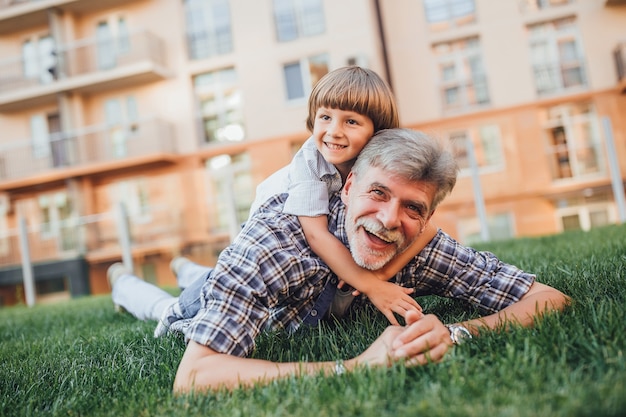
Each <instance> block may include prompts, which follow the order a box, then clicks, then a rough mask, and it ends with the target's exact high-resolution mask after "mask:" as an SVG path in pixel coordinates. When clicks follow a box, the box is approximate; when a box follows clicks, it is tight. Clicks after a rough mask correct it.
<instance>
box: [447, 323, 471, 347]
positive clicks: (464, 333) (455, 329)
mask: <svg viewBox="0 0 626 417" xmlns="http://www.w3.org/2000/svg"><path fill="white" fill-rule="evenodd" d="M449 329H450V338H451V339H452V342H453V343H455V344H457V345H458V344H461V343H463V342H464V341H465V340H466V339H471V338H472V334H471V333H470V332H469V330H467V329H466V328H465V327H463V326H450V327H449Z"/></svg>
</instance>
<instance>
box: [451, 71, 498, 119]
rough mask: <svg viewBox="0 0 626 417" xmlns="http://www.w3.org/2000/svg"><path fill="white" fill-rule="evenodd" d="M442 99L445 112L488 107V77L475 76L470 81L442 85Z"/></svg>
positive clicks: (457, 81)
mask: <svg viewBox="0 0 626 417" xmlns="http://www.w3.org/2000/svg"><path fill="white" fill-rule="evenodd" d="M441 98H442V103H443V109H444V111H449V110H469V109H473V108H476V107H478V106H484V105H488V104H489V102H490V100H489V89H488V87H487V77H486V76H484V75H475V76H474V77H472V79H468V80H454V81H448V82H445V83H443V84H442V85H441Z"/></svg>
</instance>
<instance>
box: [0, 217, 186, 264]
mask: <svg viewBox="0 0 626 417" xmlns="http://www.w3.org/2000/svg"><path fill="white" fill-rule="evenodd" d="M118 221H120V220H119V216H118V215H117V214H116V212H115V211H114V210H112V211H110V212H106V213H101V214H96V215H91V216H84V217H75V218H70V219H66V220H62V221H59V222H55V223H39V224H30V225H28V228H27V239H26V240H27V243H28V248H29V251H30V260H31V261H32V262H33V263H37V262H43V261H51V260H60V259H71V258H76V257H77V256H80V255H85V256H86V255H89V254H91V255H97V254H98V253H114V254H117V255H118V256H119V254H120V253H121V251H122V248H121V244H120V236H119V231H118V230H119V228H118V224H117V222H118ZM125 221H126V226H128V230H129V234H130V236H131V249H132V248H133V247H142V246H148V245H159V244H162V243H168V242H171V241H173V240H179V239H181V238H182V236H183V234H184V231H183V223H182V218H181V214H180V213H179V212H176V211H174V210H172V209H171V208H170V207H164V206H151V207H148V208H146V209H145V210H144V212H143V213H141V215H136V214H135V215H133V214H130V215H128V216H127V218H126V220H125ZM21 259H22V258H21V252H20V235H19V230H18V229H13V230H8V231H6V232H4V233H0V269H1V268H2V267H7V266H15V265H20V263H21Z"/></svg>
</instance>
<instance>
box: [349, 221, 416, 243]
mask: <svg viewBox="0 0 626 417" xmlns="http://www.w3.org/2000/svg"><path fill="white" fill-rule="evenodd" d="M359 226H361V227H363V229H365V230H366V231H367V232H368V233H371V234H373V235H374V236H376V237H378V238H380V239H382V240H384V241H385V242H389V243H395V244H396V246H398V247H403V245H404V235H403V234H402V233H401V232H400V231H399V230H390V229H387V228H386V227H385V226H383V224H382V223H381V222H379V221H378V220H376V219H372V218H371V217H361V218H359V219H357V221H356V227H357V228H358V227H359Z"/></svg>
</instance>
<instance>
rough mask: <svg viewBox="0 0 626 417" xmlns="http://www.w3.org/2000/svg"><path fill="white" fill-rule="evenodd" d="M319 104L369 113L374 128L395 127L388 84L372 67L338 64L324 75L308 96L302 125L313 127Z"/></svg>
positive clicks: (393, 107)
mask: <svg viewBox="0 0 626 417" xmlns="http://www.w3.org/2000/svg"><path fill="white" fill-rule="evenodd" d="M320 107H328V108H330V109H339V110H348V111H354V112H356V113H359V114H362V115H365V116H367V117H369V118H370V119H371V120H372V122H373V123H374V132H377V131H379V130H381V129H392V128H396V127H399V125H400V121H399V117H398V109H397V107H396V102H395V99H394V97H393V93H392V92H391V89H390V88H389V86H388V85H387V84H386V83H385V82H384V81H383V80H382V78H380V76H379V75H378V74H376V73H375V72H374V71H372V70H370V69H367V68H362V67H358V66H350V67H342V68H338V69H336V70H334V71H331V72H329V73H328V74H326V75H324V76H323V77H322V78H321V79H320V80H319V81H318V82H317V83H316V84H315V86H314V87H313V91H312V92H311V96H310V97H309V116H308V117H307V120H306V127H307V129H309V131H310V132H312V131H313V125H314V124H315V113H317V110H318V109H319V108H320Z"/></svg>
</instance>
